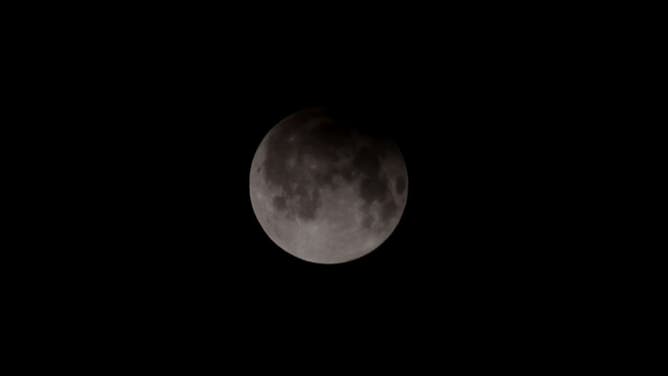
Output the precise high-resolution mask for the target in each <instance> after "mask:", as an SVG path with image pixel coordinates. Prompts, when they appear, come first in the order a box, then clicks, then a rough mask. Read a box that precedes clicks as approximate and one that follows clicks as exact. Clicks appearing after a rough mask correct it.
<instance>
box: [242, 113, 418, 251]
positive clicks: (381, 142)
mask: <svg viewBox="0 0 668 376" xmlns="http://www.w3.org/2000/svg"><path fill="white" fill-rule="evenodd" d="M407 187H408V176H407V172H406V166H405V163H404V160H403V157H402V156H401V153H400V151H399V149H398V147H397V146H396V144H394V142H392V141H390V140H386V139H383V138H379V137H376V136H370V135H368V134H365V133H364V132H362V131H359V130H357V129H355V128H353V127H349V126H347V125H346V124H345V123H344V122H341V121H339V119H338V118H337V117H336V116H332V115H331V114H330V113H328V112H327V111H325V110H323V109H310V110H305V111H300V112H297V113H295V114H293V115H291V116H289V117H287V118H286V119H284V120H283V121H281V122H280V123H278V124H277V125H276V126H274V128H272V129H271V130H270V131H269V133H268V134H267V135H266V136H265V137H264V139H263V140H262V142H261V143H260V146H259V147H258V149H257V151H256V153H255V156H254V158H253V162H252V165H251V174H250V196H251V204H252V207H253V210H254V212H255V215H256V217H257V219H258V222H259V223H260V225H261V226H262V228H263V230H264V231H265V232H266V233H267V235H268V236H269V238H270V239H271V240H272V241H273V242H274V243H276V244H277V245H278V246H279V247H280V248H282V249H283V250H285V251H286V252H288V253H290V254H292V255H294V256H296V257H298V258H300V259H303V260H306V261H310V262H315V263H322V264H336V263H342V262H347V261H351V260H354V259H357V258H359V257H362V256H364V255H366V254H368V253H369V252H371V251H373V250H374V249H376V248H377V247H378V246H380V245H381V244H382V243H383V242H384V241H385V240H386V239H387V238H388V237H389V236H390V234H391V233H392V232H393V231H394V229H395V228H396V226H397V224H398V223H399V220H400V218H401V215H402V213H403V210H404V208H405V205H406V197H407V191H408V189H407Z"/></svg>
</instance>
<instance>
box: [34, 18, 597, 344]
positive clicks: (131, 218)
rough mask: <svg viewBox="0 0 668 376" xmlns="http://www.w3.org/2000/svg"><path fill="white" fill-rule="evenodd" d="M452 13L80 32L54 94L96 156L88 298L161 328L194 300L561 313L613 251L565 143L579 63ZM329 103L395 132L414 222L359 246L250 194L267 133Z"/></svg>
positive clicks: (90, 194)
mask: <svg viewBox="0 0 668 376" xmlns="http://www.w3.org/2000/svg"><path fill="white" fill-rule="evenodd" d="M437 18H438V17H437V16H433V17H432V18H430V19H428V20H427V21H425V22H412V23H411V25H415V26H414V27H412V28H409V29H410V32H409V31H402V30H403V29H401V28H400V27H399V26H396V25H397V24H396V22H392V21H389V18H388V19H387V23H388V25H391V26H392V25H393V26H392V27H390V28H389V29H387V30H390V31H388V32H384V31H383V30H385V29H383V28H382V27H380V26H379V27H378V28H374V27H369V28H366V29H364V31H363V32H362V31H360V32H352V31H350V30H348V31H349V32H348V33H346V32H344V31H342V29H345V28H343V27H342V26H341V24H336V23H335V22H332V21H331V20H330V22H331V23H325V24H321V25H320V26H321V28H322V29H321V30H319V31H321V32H317V33H316V32H310V31H312V30H314V29H312V28H308V27H302V28H298V29H299V30H293V33H280V34H277V33H274V32H272V30H273V29H272V28H271V27H267V28H266V29H262V30H263V31H257V32H255V33H253V32H251V31H250V29H252V26H249V25H247V27H246V28H242V27H240V26H239V25H238V24H237V26H235V27H232V26H229V25H228V24H225V23H222V22H218V23H216V22H211V21H206V22H205V21H202V22H199V21H198V22H194V21H189V22H185V21H184V24H183V27H180V26H179V25H181V24H178V25H177V24H175V23H173V22H170V21H165V20H163V21H158V20H157V19H156V20H155V22H156V23H160V24H161V25H162V24H163V23H166V24H167V25H169V27H167V26H165V27H164V28H162V27H158V26H157V24H156V26H155V27H153V26H152V27H148V26H147V27H146V28H142V27H137V28H136V29H130V28H128V29H123V30H125V31H124V32H109V30H111V29H105V28H102V29H103V30H102V31H101V32H100V33H99V34H91V35H87V36H81V33H74V34H73V35H77V38H84V39H80V40H79V39H71V38H70V39H67V38H65V39H63V40H66V41H69V42H68V43H63V44H60V45H58V46H57V47H55V48H54V49H53V51H52V53H51V54H49V56H50V59H53V61H58V62H61V63H57V64H63V66H62V69H60V68H55V67H54V68H53V71H54V72H60V73H59V74H57V75H56V74H54V75H51V74H49V75H47V77H48V79H49V80H52V81H53V82H52V84H51V85H49V87H50V88H51V89H50V90H52V92H45V94H44V95H52V96H54V97H56V96H57V97H58V98H61V99H62V100H63V102H65V103H66V105H63V106H54V109H53V114H56V115H58V116H61V115H63V114H66V115H67V116H69V117H67V119H68V124H71V125H68V126H67V127H64V128H63V131H58V135H59V136H61V137H63V136H65V137H66V138H69V140H70V142H72V143H73V144H76V145H77V148H80V149H81V152H80V153H79V152H76V153H75V152H71V153H72V155H71V160H72V161H73V163H76V165H77V166H79V167H80V169H79V168H77V169H75V170H76V171H85V172H86V173H85V174H83V175H82V174H80V173H79V172H77V173H76V174H74V175H75V176H77V179H80V180H81V182H80V183H78V184H77V187H76V189H75V190H74V192H75V193H74V196H76V197H77V202H83V203H82V204H80V205H81V208H77V210H76V211H70V213H72V214H71V216H72V218H71V220H72V221H73V222H74V223H76V224H77V225H76V226H70V230H69V231H68V232H67V233H68V234H70V233H71V232H72V231H75V230H74V229H76V232H77V234H81V235H78V236H77V238H76V239H78V240H76V241H75V242H74V244H73V245H72V247H70V248H69V250H68V251H67V252H65V253H64V255H62V256H61V255H59V256H58V257H56V256H50V257H51V258H47V260H52V261H53V262H58V263H60V264H64V265H66V266H67V269H65V270H71V272H68V273H64V274H67V276H64V277H62V278H65V279H68V280H69V283H70V285H71V289H69V290H68V291H70V294H71V296H72V297H73V301H78V302H81V301H82V300H81V297H84V296H85V297H87V298H86V299H90V301H89V303H90V305H92V306H99V307H107V308H105V309H108V311H106V312H107V314H108V315H110V316H114V315H117V314H118V315H121V316H122V315H123V312H128V310H132V311H136V312H141V313H139V314H140V315H144V316H143V317H144V318H145V320H146V322H148V323H149V324H147V325H148V326H149V327H152V326H155V328H154V329H155V330H156V331H158V327H159V326H160V325H159V324H156V323H158V322H160V320H166V321H168V320H169V316H170V315H174V316H180V317H183V318H184V320H186V321H188V322H192V323H193V325H194V327H195V328H197V330H204V329H207V330H213V331H220V330H222V329H221V328H220V326H217V325H214V324H212V323H216V322H217V323H220V322H222V321H225V322H232V323H241V324H243V325H249V326H250V327H253V328H260V330H273V329H276V328H282V329H283V330H285V331H286V333H287V332H290V331H291V328H294V329H295V330H297V329H298V328H301V327H302V326H303V325H306V326H313V327H316V328H319V329H316V330H321V331H324V332H327V333H328V334H327V335H335V333H334V332H336V328H338V327H339V326H340V327H341V328H344V327H350V326H354V325H359V326H360V327H365V328H369V327H372V328H374V329H375V330H377V331H378V333H387V332H388V330H399V331H402V332H404V333H412V332H413V331H417V332H419V331H434V332H436V333H445V332H446V331H449V332H450V335H453V332H454V333H455V334H454V335H459V336H461V337H462V338H464V337H466V333H469V332H475V333H478V334H480V333H487V332H488V331H494V330H498V331H506V330H509V329H508V328H509V327H512V326H515V327H517V326H520V327H528V326H530V323H532V322H541V320H548V319H549V318H553V317H555V315H560V314H561V313H559V312H561V310H562V309H564V305H562V304H559V302H562V301H564V299H565V296H566V295H568V294H571V293H572V292H573V291H576V290H577V288H576V284H577V283H576V282H574V281H579V280H582V278H584V277H582V272H583V270H584V269H585V268H586V267H587V265H589V264H590V262H591V258H584V259H583V256H582V254H581V253H580V252H579V250H580V249H581V246H582V245H574V244H573V243H571V242H570V239H571V238H569V237H565V236H564V235H563V234H565V233H569V232H572V231H583V230H582V228H581V227H576V226H575V225H571V222H570V218H569V215H568V211H569V205H571V202H570V201H569V195H571V194H572V192H573V191H574V190H575V189H577V187H576V186H574V185H572V184H570V183H567V182H565V181H564V180H563V179H561V178H560V176H562V175H563V174H564V173H565V171H563V169H562V167H558V165H559V163H560V162H563V161H564V160H568V158H569V154H568V151H567V150H563V149H562V148H561V146H562V143H561V140H563V139H564V137H567V138H568V137H573V135H577V134H578V133H577V132H578V131H577V126H578V124H581V122H582V121H583V120H581V119H578V118H577V116H574V115H575V112H576V110H575V109H574V108H575V107H577V106H579V105H580V104H581V103H582V102H579V101H577V100H576V99H574V95H575V94H574V89H573V86H572V84H573V82H572V81H571V80H572V78H573V76H572V75H571V73H572V72H571V71H570V70H569V69H571V68H569V67H570V65H569V62H568V61H565V60H564V57H563V55H560V54H559V53H558V46H555V44H554V43H553V40H554V39H553V38H554V35H552V34H551V33H550V32H549V30H546V31H545V32H544V33H532V32H528V31H531V30H535V27H536V26H535V25H527V26H525V27H524V29H522V28H513V27H507V28H506V27H503V26H504V25H505V24H504V22H502V21H498V20H497V21H498V22H496V23H487V22H483V21H481V20H478V21H477V23H475V22H474V23H471V22H465V21H463V20H460V21H459V22H457V20H458V17H455V16H451V17H449V18H448V19H449V20H450V22H442V20H440V19H437ZM492 18H493V17H492ZM473 19H474V20H475V19H477V18H476V17H473ZM437 21H438V22H437ZM469 21H471V20H469ZM315 23H316V24H318V22H315ZM140 24H141V23H140ZM151 25H153V24H152V23H151ZM438 25H442V26H440V27H439V26H438ZM309 26H313V25H309ZM336 26H338V27H336ZM113 30H117V29H113ZM130 30H132V31H130ZM500 30H501V31H503V32H501V31H500ZM72 56H75V57H77V58H76V59H74V60H73V61H70V60H68V59H69V58H70V57H72ZM55 65H56V63H54V66H55ZM63 72H65V73H66V74H61V73H63ZM50 82H51V81H50ZM59 87H65V88H67V89H66V90H56V89H54V88H59ZM580 89H582V88H580ZM584 90H586V88H585V89H584ZM580 92H582V90H580ZM312 106H327V107H331V108H336V109H337V111H343V112H346V113H347V114H349V115H350V116H351V118H356V119H359V122H360V124H363V125H364V126H367V127H373V128H375V130H377V131H382V132H385V133H387V134H388V135H390V136H391V137H393V138H394V139H395V140H396V142H397V144H398V145H399V148H400V149H401V151H402V153H403V155H404V158H405V160H406V165H407V169H408V175H409V194H408V201H407V206H406V209H405V213H404V216H403V219H402V221H401V222H400V224H399V226H398V227H397V229H396V230H395V232H394V233H393V235H392V236H391V237H390V238H389V239H388V240H387V241H386V242H385V244H383V245H382V246H381V248H379V249H377V250H376V251H375V252H373V253H371V254H370V255H368V256H366V257H364V258H362V259H360V260H357V261H355V262H351V263H348V264H344V265H337V266H322V265H315V264H309V263H306V262H303V261H300V260H298V259H296V258H294V257H292V256H290V255H288V254H287V253H285V252H283V251H281V250H280V249H279V248H278V247H277V246H275V245H274V244H273V243H272V242H271V241H270V239H269V238H268V237H267V236H266V235H265V234H264V232H263V231H262V229H261V227H260V225H259V224H258V222H257V221H256V219H255V217H254V214H253V211H252V208H251V204H250V198H249V191H248V179H249V171H250V165H251V161H252V158H253V155H254V152H255V149H256V148H257V146H258V145H259V143H260V141H261V140H262V138H263V137H264V135H265V134H266V132H267V131H268V130H269V129H270V128H271V127H273V126H274V125H275V124H276V123H277V122H279V121H280V120H281V119H283V118H284V117H286V116H288V115H290V114H292V113H294V112H295V111H298V110H301V109H304V108H306V107H312ZM74 109H76V111H74ZM574 119H575V120H574ZM68 150H72V149H68ZM76 150H79V149H76ZM82 155H83V157H82ZM60 179H63V178H60ZM58 181H60V180H58ZM69 194H72V192H70V193H69ZM61 220H63V219H61ZM574 227H576V228H574ZM61 236H65V235H61ZM45 264H48V261H45ZM82 281H83V283H82ZM580 293H581V292H580ZM577 297H578V299H585V298H584V294H581V295H577ZM109 302H112V303H111V304H109ZM87 304H88V303H87ZM116 311H118V312H117V313H114V312H116ZM165 312H167V314H165ZM165 315H166V316H165ZM377 317H382V318H383V319H387V320H389V322H390V323H389V324H388V323H381V321H382V320H379V319H376V318H377ZM223 318H224V319H223ZM323 320H324V321H325V322H327V321H329V322H330V323H333V324H332V325H331V326H330V325H326V326H319V325H320V323H321V322H322V321H323ZM406 323H409V324H410V325H402V324H406ZM241 324H240V325H241ZM198 325H201V326H198ZM555 325H561V324H555ZM211 328H213V329H211ZM322 328H325V329H322ZM557 329H558V328H557ZM283 334H285V333H283ZM506 334H507V333H506Z"/></svg>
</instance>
